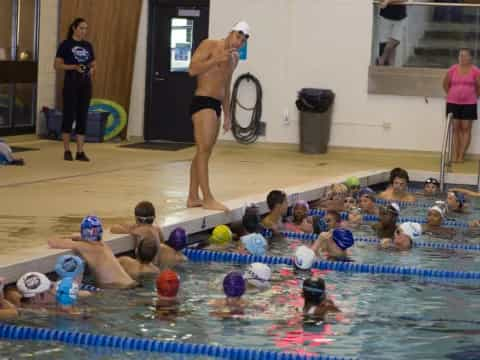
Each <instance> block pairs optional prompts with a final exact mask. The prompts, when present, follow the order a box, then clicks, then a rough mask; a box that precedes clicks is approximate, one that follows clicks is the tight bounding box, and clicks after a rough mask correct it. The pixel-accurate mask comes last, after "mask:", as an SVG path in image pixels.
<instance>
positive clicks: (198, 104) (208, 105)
mask: <svg viewBox="0 0 480 360" xmlns="http://www.w3.org/2000/svg"><path fill="white" fill-rule="evenodd" d="M203 109H212V110H214V111H215V112H216V113H217V117H219V118H220V115H221V114H222V103H221V102H220V100H217V99H215V98H212V97H209V96H197V95H195V96H194V97H193V99H192V104H191V105H190V115H193V114H195V113H197V112H199V111H200V110H203Z"/></svg>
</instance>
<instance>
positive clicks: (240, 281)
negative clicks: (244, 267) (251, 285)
mask: <svg viewBox="0 0 480 360" xmlns="http://www.w3.org/2000/svg"><path fill="white" fill-rule="evenodd" d="M223 291H224V292H225V295H227V296H228V297H233V298H235V297H240V296H242V295H243V294H244V293H245V279H244V278H243V274H242V273H241V272H239V271H232V272H230V273H228V274H227V276H225V278H224V279H223Z"/></svg>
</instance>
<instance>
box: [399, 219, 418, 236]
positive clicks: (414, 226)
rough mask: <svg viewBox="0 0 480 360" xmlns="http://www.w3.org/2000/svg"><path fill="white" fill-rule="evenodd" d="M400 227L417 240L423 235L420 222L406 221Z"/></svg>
mask: <svg viewBox="0 0 480 360" xmlns="http://www.w3.org/2000/svg"><path fill="white" fill-rule="evenodd" d="M399 228H400V229H402V231H403V233H404V234H405V235H407V236H408V237H409V238H410V239H412V240H416V239H418V238H419V237H420V236H421V235H422V225H420V224H418V223H414V222H405V223H403V224H401V225H400V226H399Z"/></svg>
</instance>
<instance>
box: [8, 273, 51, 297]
mask: <svg viewBox="0 0 480 360" xmlns="http://www.w3.org/2000/svg"><path fill="white" fill-rule="evenodd" d="M51 285H52V282H51V281H50V280H49V279H48V278H47V277H46V276H45V275H44V274H42V273H38V272H29V273H26V274H24V275H22V277H21V278H20V279H18V281H17V289H18V291H20V293H22V295H23V297H25V298H32V297H34V296H35V295H37V294H42V293H44V292H46V291H48V290H50V287H51Z"/></svg>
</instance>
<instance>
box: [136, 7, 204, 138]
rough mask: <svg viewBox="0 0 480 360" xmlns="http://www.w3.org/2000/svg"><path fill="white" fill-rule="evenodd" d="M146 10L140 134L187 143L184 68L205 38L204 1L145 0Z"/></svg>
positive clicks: (188, 82)
mask: <svg viewBox="0 0 480 360" xmlns="http://www.w3.org/2000/svg"><path fill="white" fill-rule="evenodd" d="M172 3H173V4H172ZM149 14H150V18H149V36H148V45H149V46H148V64H147V89H146V102H145V126H144V138H145V140H147V141H148V140H167V141H176V142H193V126H192V122H191V118H190V116H189V111H188V110H189V106H190V102H191V100H192V96H193V93H194V90H195V85H196V82H195V79H194V78H192V77H190V76H189V75H188V67H189V64H190V60H191V56H192V54H193V52H194V51H195V49H196V48H197V47H198V45H199V44H200V42H201V41H202V40H204V39H206V38H207V37H208V14H209V2H208V1H198V0H191V1H190V2H188V1H181V0H179V1H165V0H163V1H162V0H150V12H149Z"/></svg>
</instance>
